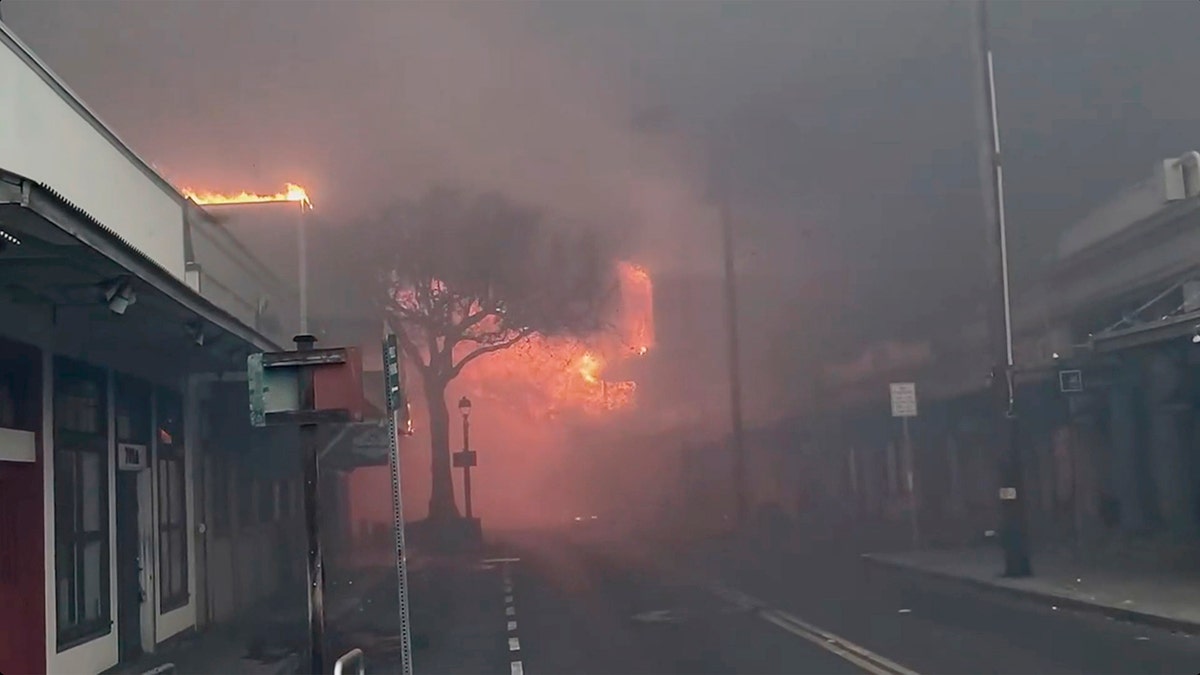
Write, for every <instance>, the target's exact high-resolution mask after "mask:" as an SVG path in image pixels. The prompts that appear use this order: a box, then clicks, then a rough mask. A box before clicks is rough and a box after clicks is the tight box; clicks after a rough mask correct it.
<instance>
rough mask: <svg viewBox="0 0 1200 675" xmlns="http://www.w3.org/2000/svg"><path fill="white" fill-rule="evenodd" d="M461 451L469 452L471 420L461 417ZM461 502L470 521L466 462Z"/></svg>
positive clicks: (469, 471) (469, 479)
mask: <svg viewBox="0 0 1200 675" xmlns="http://www.w3.org/2000/svg"><path fill="white" fill-rule="evenodd" d="M462 418H463V451H464V452H470V451H471V418H470V417H469V416H467V415H463V416H462ZM463 501H464V502H465V505H466V507H467V520H470V519H471V517H472V515H473V511H472V510H471V463H470V462H467V463H466V464H464V465H463Z"/></svg>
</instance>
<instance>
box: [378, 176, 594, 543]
mask: <svg viewBox="0 0 1200 675" xmlns="http://www.w3.org/2000/svg"><path fill="white" fill-rule="evenodd" d="M376 231H378V232H379V233H380V234H381V235H382V237H383V240H384V241H385V242H386V249H384V250H385V253H384V254H383V255H384V256H386V259H385V260H383V261H382V264H381V268H382V270H383V271H384V279H383V280H384V289H385V293H386V294H385V301H386V311H387V314H388V318H389V321H390V323H391V325H392V329H393V330H394V331H395V333H396V336H397V339H398V341H399V343H400V346H401V349H402V350H403V352H404V356H405V359H406V360H407V361H408V362H409V363H410V364H411V365H412V366H413V368H414V369H415V370H416V371H417V372H418V373H419V374H420V377H421V383H422V385H423V389H424V392H425V399H426V404H427V405H426V409H427V410H428V415H429V420H428V421H429V433H430V445H431V447H430V450H431V457H432V459H431V462H430V472H431V480H432V490H431V493H430V501H429V518H430V520H433V521H444V520H448V519H454V518H457V517H459V513H458V507H457V504H456V502H455V499H454V483H453V480H452V473H451V462H450V414H449V410H448V408H447V405H446V389H447V387H448V386H449V385H450V383H451V382H452V381H453V380H454V379H455V378H456V377H458V375H459V374H460V373H462V371H463V369H464V368H466V367H467V366H468V365H470V364H471V362H473V361H475V360H476V359H479V358H482V357H484V356H486V355H487V354H490V353H493V352H497V351H500V350H503V349H507V348H509V347H512V346H513V345H516V344H518V343H520V342H521V341H523V340H525V339H526V338H528V337H529V336H530V335H533V334H535V333H537V334H542V335H559V334H577V335H582V334H588V333H592V332H595V331H597V330H600V329H601V328H602V327H603V322H604V317H605V316H606V313H607V305H608V302H609V300H610V298H612V296H613V290H614V288H615V286H614V283H613V274H614V261H615V258H614V257H613V256H612V255H611V253H612V251H611V249H609V248H608V247H607V246H606V245H604V244H603V243H602V242H601V239H600V238H599V236H598V235H597V233H596V232H594V231H590V230H586V229H582V228H579V227H578V226H573V225H566V224H562V223H558V222H554V221H551V220H549V219H548V218H547V217H546V216H545V214H543V213H542V212H541V211H539V210H537V209H534V208H531V207H529V206H526V205H523V204H518V203H516V202H514V201H512V200H510V199H508V198H505V197H503V196H500V195H495V194H485V195H467V194H464V193H462V192H460V191H456V190H449V189H434V190H431V191H429V192H428V193H426V194H425V195H424V196H422V197H420V198H418V199H416V200H413V201H410V202H405V203H402V204H400V205H399V206H397V207H396V208H394V209H392V210H390V211H389V212H388V213H387V214H386V215H385V218H384V219H383V221H382V222H380V223H378V224H377V230H376ZM380 248H381V249H382V248H384V247H382V246H381V247H380Z"/></svg>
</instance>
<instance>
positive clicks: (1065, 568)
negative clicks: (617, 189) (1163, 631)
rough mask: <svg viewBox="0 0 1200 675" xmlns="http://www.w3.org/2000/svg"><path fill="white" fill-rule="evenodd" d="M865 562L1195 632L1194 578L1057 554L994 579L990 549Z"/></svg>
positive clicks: (1198, 598) (1197, 586)
mask: <svg viewBox="0 0 1200 675" xmlns="http://www.w3.org/2000/svg"><path fill="white" fill-rule="evenodd" d="M862 557H863V559H864V560H865V561H867V562H869V563H872V564H876V565H881V566H886V567H889V568H892V569H896V570H901V571H905V572H910V573H915V574H921V575H925V576H929V577H935V578H938V579H944V580H950V581H954V582H959V583H964V584H968V585H970V586H973V587H975V588H979V589H984V590H988V591H994V592H1001V593H1007V594H1010V595H1015V596H1020V597H1024V598H1027V599H1034V600H1038V601H1041V602H1044V603H1046V604H1049V605H1051V606H1052V607H1055V608H1058V607H1061V608H1064V609H1068V608H1069V609H1074V610H1079V611H1086V612H1092V613H1097V614H1103V615H1106V616H1110V617H1113V618H1116V619H1122V620H1126V621H1132V622H1136V623H1144V624H1148V625H1154V626H1158V627H1162V628H1168V629H1171V630H1178V631H1183V632H1187V633H1200V575H1197V574H1196V573H1187V572H1180V571H1169V570H1165V569H1163V570H1147V569H1130V568H1127V567H1123V566H1121V565H1119V564H1107V565H1106V564H1104V562H1103V561H1098V562H1096V561H1093V562H1081V561H1079V560H1077V559H1076V558H1075V557H1074V556H1072V555H1070V554H1068V553H1063V552H1041V553H1035V554H1034V557H1033V569H1034V574H1035V576H1032V577H1028V578H1023V579H1009V578H1004V577H1002V576H1000V572H1001V571H1002V568H1003V554H1002V552H1001V551H1000V549H999V548H998V547H996V546H994V545H991V546H977V547H970V548H956V549H948V550H922V551H904V552H890V553H866V554H863V556H862Z"/></svg>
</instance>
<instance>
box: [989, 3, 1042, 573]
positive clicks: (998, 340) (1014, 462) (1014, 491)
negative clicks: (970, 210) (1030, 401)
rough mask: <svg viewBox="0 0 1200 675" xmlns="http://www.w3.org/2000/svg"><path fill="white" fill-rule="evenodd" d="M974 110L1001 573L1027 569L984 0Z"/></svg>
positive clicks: (1009, 306)
mask: <svg viewBox="0 0 1200 675" xmlns="http://www.w3.org/2000/svg"><path fill="white" fill-rule="evenodd" d="M975 19H976V25H975V28H976V31H975V47H976V50H975V51H976V59H977V62H976V66H977V68H978V72H979V74H980V77H979V81H978V84H977V88H976V91H977V96H976V101H977V112H978V115H979V121H980V135H979V136H980V138H979V140H980V146H981V147H980V153H979V158H980V173H981V178H982V181H981V182H982V187H983V198H984V203H985V210H986V215H987V219H988V226H989V227H988V249H989V250H988V253H989V256H988V257H989V263H990V267H991V272H992V282H993V287H994V288H993V302H992V306H991V311H990V312H989V321H988V323H989V333H990V336H991V343H992V344H991V346H992V373H991V387H992V393H993V396H994V398H995V405H996V408H997V413H998V414H997V417H998V418H999V421H1000V425H999V427H998V429H997V432H998V439H997V440H998V442H999V443H1000V445H1001V447H1002V448H1003V453H1004V458H1003V460H1002V466H1001V472H1000V481H1001V482H1000V485H1001V487H1000V490H999V498H1000V518H1001V536H1000V541H1001V544H1002V545H1003V548H1004V576H1007V577H1027V576H1031V575H1032V574H1033V566H1032V564H1031V563H1030V560H1029V543H1028V537H1027V532H1026V523H1025V507H1024V503H1023V501H1024V499H1025V495H1024V494H1023V490H1022V485H1021V482H1022V470H1021V446H1020V444H1019V443H1020V440H1019V437H1018V435H1017V423H1018V420H1017V403H1016V396H1017V390H1016V386H1015V383H1014V382H1013V376H1014V374H1015V369H1014V367H1013V337H1012V298H1011V295H1010V293H1009V276H1008V232H1007V230H1006V224H1005V220H1004V168H1003V166H1002V165H1001V162H1000V159H1001V157H1002V155H1001V154H1000V123H999V119H998V114H997V110H996V82H995V70H994V69H993V67H992V50H991V47H990V45H989V44H988V15H987V2H986V0H980V2H978V3H977V4H976V16H975Z"/></svg>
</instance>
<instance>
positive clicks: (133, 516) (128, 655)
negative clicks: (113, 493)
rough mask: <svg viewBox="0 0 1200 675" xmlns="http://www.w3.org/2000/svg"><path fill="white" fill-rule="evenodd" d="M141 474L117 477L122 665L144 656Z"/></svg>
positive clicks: (126, 472)
mask: <svg viewBox="0 0 1200 675" xmlns="http://www.w3.org/2000/svg"><path fill="white" fill-rule="evenodd" d="M137 478H138V474H137V472H135V471H120V472H118V473H117V634H118V636H119V638H120V642H119V645H120V649H119V653H118V656H119V657H120V659H121V660H122V661H127V660H129V659H133V658H137V657H138V656H140V655H141V653H142V620H141V616H142V602H143V593H142V580H141V572H142V566H141V555H139V554H140V552H141V543H140V542H139V541H138V485H137Z"/></svg>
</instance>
